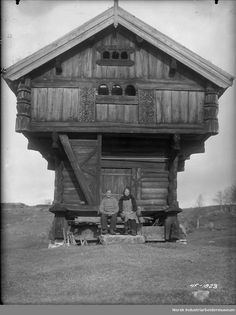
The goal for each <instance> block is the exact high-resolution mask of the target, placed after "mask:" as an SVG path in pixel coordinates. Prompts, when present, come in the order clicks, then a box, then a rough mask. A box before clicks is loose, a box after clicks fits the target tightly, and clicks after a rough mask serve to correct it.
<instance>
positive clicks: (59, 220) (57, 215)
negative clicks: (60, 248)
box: [49, 203, 69, 241]
mask: <svg viewBox="0 0 236 315" xmlns="http://www.w3.org/2000/svg"><path fill="white" fill-rule="evenodd" d="M49 211H50V212H52V213H54V219H53V222H52V226H51V229H50V232H49V239H50V240H51V241H55V240H56V239H57V240H61V239H64V237H65V235H66V233H67V231H68V229H69V226H68V222H67V220H66V214H67V212H68V211H67V209H66V208H65V207H62V206H61V205H60V204H59V203H55V204H54V205H53V206H52V207H51V208H50V209H49Z"/></svg>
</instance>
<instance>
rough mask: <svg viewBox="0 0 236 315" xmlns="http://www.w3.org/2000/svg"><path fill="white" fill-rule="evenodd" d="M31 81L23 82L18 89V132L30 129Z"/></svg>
mask: <svg viewBox="0 0 236 315" xmlns="http://www.w3.org/2000/svg"><path fill="white" fill-rule="evenodd" d="M30 84H31V81H30V79H28V78H27V79H25V80H21V81H20V83H19V85H18V89H17V105H16V109H17V118H16V131H17V132H21V131H24V130H28V129H29V123H30V118H31V87H30Z"/></svg>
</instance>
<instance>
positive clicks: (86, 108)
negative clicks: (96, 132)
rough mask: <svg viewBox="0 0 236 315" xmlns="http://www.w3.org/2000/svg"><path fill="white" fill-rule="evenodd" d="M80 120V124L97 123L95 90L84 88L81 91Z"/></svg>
mask: <svg viewBox="0 0 236 315" xmlns="http://www.w3.org/2000/svg"><path fill="white" fill-rule="evenodd" d="M78 120H79V121H80V122H92V121H95V89H94V88H87V87H85V88H82V89H81V91H80V110H79V117H78Z"/></svg>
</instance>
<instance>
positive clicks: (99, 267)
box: [2, 204, 236, 305]
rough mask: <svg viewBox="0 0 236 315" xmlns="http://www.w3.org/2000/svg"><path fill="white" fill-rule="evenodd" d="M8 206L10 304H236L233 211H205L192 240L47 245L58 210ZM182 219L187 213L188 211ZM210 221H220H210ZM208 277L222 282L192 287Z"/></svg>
mask: <svg viewBox="0 0 236 315" xmlns="http://www.w3.org/2000/svg"><path fill="white" fill-rule="evenodd" d="M190 212H191V211H190ZM190 212H189V213H190ZM2 213H3V215H2V236H3V242H2V301H3V303H4V304H124V305H125V304H156V305H162V304H181V305H185V304H186V305H190V304H198V305H199V304H204V305H206V304H207V305H216V304H217V305H220V304H221V305H225V304H228V305H229V304H236V292H235V291H236V290H235V289H236V287H235V284H236V267H235V266H236V264H235V257H236V255H235V248H236V246H235V245H236V238H235V233H236V222H235V219H236V217H235V215H233V214H232V213H220V212H219V211H218V212H217V209H215V210H212V211H211V212H206V216H205V217H203V220H202V222H203V224H202V227H201V225H200V228H199V229H198V230H194V231H193V232H192V233H190V234H189V235H188V238H187V239H188V244H187V245H183V244H177V243H146V244H138V245H137V244H136V245H133V244H117V245H110V246H102V245H91V246H70V247H60V248H53V249H48V248H47V245H48V239H47V236H48V231H49V227H50V224H51V221H52V218H53V216H52V214H50V213H49V212H48V209H47V207H43V206H38V207H27V206H24V205H21V204H18V205H5V206H4V207H3V209H2ZM190 217H191V215H190ZM182 219H184V220H188V214H184V215H183V216H182ZM208 221H210V222H214V228H211V229H209V228H208V227H207V222H208ZM194 284H195V287H192V286H191V285H194ZM205 284H216V285H217V288H208V289H205V290H208V291H209V292H210V294H209V297H208V299H206V300H205V301H204V302H200V301H199V300H197V299H196V298H195V297H193V295H192V292H193V291H196V290H198V289H203V288H202V286H203V285H205Z"/></svg>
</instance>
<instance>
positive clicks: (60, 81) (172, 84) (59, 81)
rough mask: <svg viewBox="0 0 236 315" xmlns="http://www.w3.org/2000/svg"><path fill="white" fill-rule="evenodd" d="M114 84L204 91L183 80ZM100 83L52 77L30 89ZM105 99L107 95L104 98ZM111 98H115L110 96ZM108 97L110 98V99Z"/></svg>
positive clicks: (90, 85)
mask: <svg viewBox="0 0 236 315" xmlns="http://www.w3.org/2000/svg"><path fill="white" fill-rule="evenodd" d="M110 82H111V79H106V78H104V79H103V83H105V84H109V83H110ZM116 83H117V84H119V85H121V86H122V85H125V86H126V85H128V84H132V85H134V86H135V87H136V88H140V89H157V90H168V91H169V90H170V91H202V92H204V91H205V87H204V86H201V85H200V84H197V83H194V82H190V81H186V80H185V81H184V80H165V79H159V80H153V79H146V80H144V79H139V78H136V79H132V80H130V81H125V80H121V79H117V80H116ZM100 84H101V82H100V81H99V80H98V79H94V78H91V79H89V80H88V79H83V78H79V79H78V78H73V77H72V78H71V77H63V78H61V77H59V76H58V77H54V78H53V80H51V79H48V80H40V79H35V80H33V81H32V88H55V87H61V88H79V87H88V86H89V87H94V88H97V87H98V86H99V85H100ZM100 97H102V96H96V98H100ZM106 97H107V98H108V97H109V95H107V96H106ZM112 97H113V98H114V97H116V96H114V95H112ZM112 97H110V98H112ZM131 98H132V97H130V96H127V100H128V99H131Z"/></svg>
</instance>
